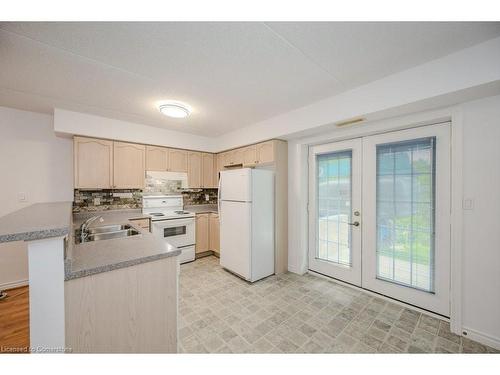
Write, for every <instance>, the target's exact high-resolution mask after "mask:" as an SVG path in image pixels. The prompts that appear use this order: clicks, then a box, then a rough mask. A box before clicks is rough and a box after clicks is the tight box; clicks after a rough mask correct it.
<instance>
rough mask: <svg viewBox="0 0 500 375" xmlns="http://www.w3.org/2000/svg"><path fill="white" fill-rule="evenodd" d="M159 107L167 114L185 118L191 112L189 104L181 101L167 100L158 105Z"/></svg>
mask: <svg viewBox="0 0 500 375" xmlns="http://www.w3.org/2000/svg"><path fill="white" fill-rule="evenodd" d="M158 109H159V110H160V112H161V113H163V114H164V115H165V116H168V117H173V118H185V117H188V116H189V115H190V113H191V109H190V108H189V106H187V105H186V104H183V103H179V102H168V103H167V102H165V103H162V104H160V105H159V106H158Z"/></svg>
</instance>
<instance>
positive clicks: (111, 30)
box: [0, 22, 500, 136]
mask: <svg viewBox="0 0 500 375" xmlns="http://www.w3.org/2000/svg"><path fill="white" fill-rule="evenodd" d="M499 35H500V23H453V22H448V23H367V22H362V23H339V22H327V23H320V22H318V23H310V22H292V23H274V22H271V23H256V22H251V23H241V22H237V23H180V22H164V23H126V22H123V23H109V22H104V23H47V22H44V23H2V24H0V105H3V106H10V107H14V108H20V109H25V110H32V111H39V112H48V113H50V112H52V109H53V108H54V107H59V108H65V109H69V110H75V111H82V112H87V113H91V114H95V115H101V116H107V117H113V118H116V119H121V120H126V121H132V122H139V123H143V124H147V125H152V126H157V127H162V128H167V129H172V130H179V131H184V132H188V133H193V134H199V135H209V136H217V135H221V134H224V133H227V132H230V131H232V130H236V129H238V128H241V127H245V126H248V125H250V124H253V123H255V122H258V121H262V120H265V119H267V118H270V117H273V116H275V115H278V114H281V113H284V112H288V111H290V110H293V109H296V108H298V107H302V106H304V105H307V104H310V103H312V102H314V101H317V100H320V99H323V98H326V97H328V96H332V95H335V94H338V93H340V92H343V91H346V90H348V89H351V88H353V87H356V86H359V85H362V84H365V83H368V82H371V81H374V80H377V79H380V78H382V77H384V76H387V75H389V74H393V73H396V72H398V71H402V70H405V69H408V68H411V67H413V66H416V65H419V64H421V63H424V62H427V61H430V60H433V59H436V58H439V57H442V56H444V55H447V54H449V53H452V52H454V51H457V50H460V49H463V48H466V47H469V46H471V45H474V44H477V43H480V42H482V41H485V40H488V39H491V38H493V37H496V36H499ZM162 99H176V100H180V101H185V102H187V103H189V104H190V105H191V106H192V107H193V108H194V113H193V115H192V116H190V117H189V118H187V119H183V120H175V119H168V118H166V117H164V116H162V115H160V114H159V112H158V111H157V109H156V107H155V102H156V101H158V100H162Z"/></svg>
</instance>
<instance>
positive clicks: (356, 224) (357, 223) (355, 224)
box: [347, 221, 359, 227]
mask: <svg viewBox="0 0 500 375" xmlns="http://www.w3.org/2000/svg"><path fill="white" fill-rule="evenodd" d="M347 224H348V225H353V226H355V227H359V221H355V222H354V223H347Z"/></svg>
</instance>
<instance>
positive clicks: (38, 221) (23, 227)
mask: <svg viewBox="0 0 500 375" xmlns="http://www.w3.org/2000/svg"><path fill="white" fill-rule="evenodd" d="M71 207H72V202H49V203H36V204H33V205H31V206H28V207H26V208H22V209H20V210H18V211H15V212H12V213H10V214H8V215H5V216H3V217H1V218H0V243H1V242H11V241H34V240H41V239H44V238H51V237H61V236H66V235H67V234H68V233H69V232H70V229H71Z"/></svg>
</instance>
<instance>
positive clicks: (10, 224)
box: [0, 202, 180, 353]
mask: <svg viewBox="0 0 500 375" xmlns="http://www.w3.org/2000/svg"><path fill="white" fill-rule="evenodd" d="M99 214H100V215H101V220H100V221H101V222H100V223H98V224H96V223H94V224H93V228H94V231H93V232H92V233H94V234H91V236H94V238H92V240H91V241H84V242H82V243H75V231H76V230H77V229H78V228H79V227H80V224H82V223H83V222H85V220H86V219H88V218H89V215H88V214H86V216H85V214H75V215H73V214H72V203H71V202H57V203H38V204H34V205H32V206H29V207H26V208H24V209H21V210H19V211H16V212H13V213H11V214H9V215H6V216H4V217H2V218H0V242H10V241H27V242H28V262H29V285H30V346H31V350H32V351H33V352H37V351H39V352H45V351H47V350H50V351H56V352H61V351H66V352H90V353H102V352H108V353H109V352H120V353H124V352H134V353H137V352H145V353H153V352H156V353H172V352H176V351H177V299H178V296H177V293H178V273H179V268H178V267H179V265H178V260H177V256H178V255H179V253H180V251H179V250H178V249H177V248H175V247H173V246H170V245H169V244H167V243H165V242H163V241H160V240H158V239H157V238H155V237H154V236H153V235H152V234H151V233H149V231H147V230H145V229H144V228H143V227H141V226H139V225H138V224H136V223H135V222H136V220H137V219H145V218H144V216H143V215H142V214H141V212H140V210H122V211H110V212H104V213H103V212H101V213H99ZM90 216H92V215H90ZM114 227H117V228H120V229H121V231H115V232H113V233H117V232H120V234H122V233H123V234H124V236H122V238H111V239H103V238H99V237H98V235H100V236H101V237H104V238H106V233H105V232H104V231H105V230H108V229H109V228H111V229H112V230H114V229H113V228H114ZM103 235H104V236H103ZM112 236H113V235H112ZM108 237H109V232H108ZM77 242H78V241H77Z"/></svg>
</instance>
